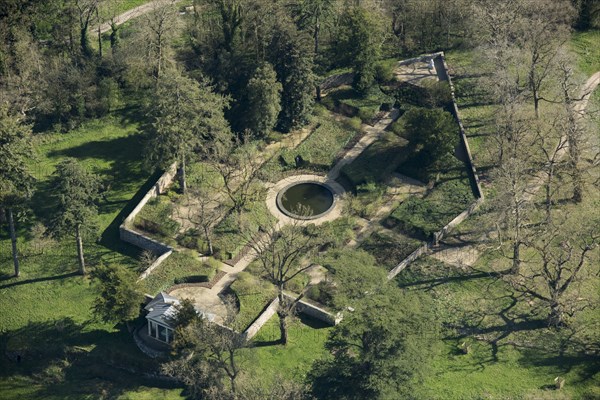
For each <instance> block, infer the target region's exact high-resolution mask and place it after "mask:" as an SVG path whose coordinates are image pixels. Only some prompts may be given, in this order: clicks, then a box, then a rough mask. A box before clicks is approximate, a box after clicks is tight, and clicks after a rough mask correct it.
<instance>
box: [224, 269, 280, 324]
mask: <svg viewBox="0 0 600 400" xmlns="http://www.w3.org/2000/svg"><path fill="white" fill-rule="evenodd" d="M231 290H232V291H233V293H234V294H235V296H236V297H237V300H238V301H239V312H238V314H237V316H236V318H235V321H234V328H235V329H237V330H238V331H240V332H243V331H245V330H246V329H247V328H248V326H250V324H251V323H252V322H253V321H254V320H255V319H256V318H258V316H259V315H260V313H261V312H262V311H263V310H264V309H265V307H267V305H268V304H269V303H270V302H271V301H273V299H274V298H275V296H276V295H277V293H276V291H275V287H274V286H273V285H272V284H271V283H269V282H267V281H265V280H263V279H260V278H257V277H256V276H254V275H251V274H250V273H248V272H241V273H240V274H239V276H238V279H236V281H235V282H233V283H232V284H231Z"/></svg>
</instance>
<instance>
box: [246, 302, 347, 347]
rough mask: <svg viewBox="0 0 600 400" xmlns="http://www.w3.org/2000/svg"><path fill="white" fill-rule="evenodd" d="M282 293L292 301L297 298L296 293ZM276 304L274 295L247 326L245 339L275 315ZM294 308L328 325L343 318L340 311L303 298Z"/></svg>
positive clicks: (277, 303)
mask: <svg viewBox="0 0 600 400" xmlns="http://www.w3.org/2000/svg"><path fill="white" fill-rule="evenodd" d="M283 295H284V296H285V297H286V298H287V299H288V300H290V301H294V300H296V298H297V295H291V294H288V293H284V294H283ZM278 306H279V298H277V297H275V299H274V300H273V301H272V302H271V303H270V304H269V305H268V306H267V308H265V311H263V312H262V314H260V315H259V316H258V318H256V320H254V322H253V323H252V324H251V325H250V326H249V327H248V329H246V330H245V331H244V333H243V334H244V336H245V337H246V340H250V339H252V338H253V337H254V336H255V335H256V334H257V333H258V331H259V330H260V328H262V327H263V325H264V324H266V323H267V321H268V320H269V319H271V317H272V316H273V315H275V313H276V312H277V307H278ZM296 310H297V311H298V312H299V313H303V314H306V315H308V316H310V317H313V318H316V319H318V320H319V321H323V322H325V323H327V324H330V325H337V324H339V323H340V321H341V320H342V318H343V317H342V314H341V313H337V314H332V313H330V312H329V311H327V310H325V309H324V308H322V307H319V306H317V305H315V304H311V303H309V302H307V301H304V300H300V301H299V302H298V303H297V304H296Z"/></svg>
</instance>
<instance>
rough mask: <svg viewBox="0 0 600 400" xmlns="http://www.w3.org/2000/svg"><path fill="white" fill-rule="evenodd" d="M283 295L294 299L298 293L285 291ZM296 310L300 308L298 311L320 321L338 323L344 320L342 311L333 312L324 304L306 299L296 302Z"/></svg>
mask: <svg viewBox="0 0 600 400" xmlns="http://www.w3.org/2000/svg"><path fill="white" fill-rule="evenodd" d="M283 295H284V296H285V297H287V299H288V300H290V301H294V300H296V298H297V295H291V294H288V293H284V294H283ZM296 310H298V312H300V313H303V314H306V315H308V316H310V317H313V318H316V319H318V320H319V321H323V322H325V323H327V324H330V325H337V324H339V323H340V321H341V320H342V314H341V313H337V314H332V313H330V312H329V311H327V310H325V309H324V308H323V307H322V306H319V305H316V304H313V303H309V302H308V301H305V300H300V301H299V302H298V304H296Z"/></svg>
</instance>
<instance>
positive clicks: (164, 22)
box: [144, 0, 177, 82]
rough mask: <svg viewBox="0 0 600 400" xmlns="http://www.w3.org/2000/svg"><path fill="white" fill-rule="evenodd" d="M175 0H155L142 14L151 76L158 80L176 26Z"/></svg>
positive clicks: (165, 64) (165, 62)
mask: <svg viewBox="0 0 600 400" xmlns="http://www.w3.org/2000/svg"><path fill="white" fill-rule="evenodd" d="M175 11H176V9H175V0H167V1H155V2H153V3H152V10H151V11H150V12H149V13H147V14H146V15H145V16H144V19H145V26H146V29H147V32H148V33H147V35H146V45H147V49H146V51H147V54H146V57H147V58H148V61H149V63H150V65H151V66H152V76H153V77H154V79H155V81H156V82H158V80H159V79H160V76H161V74H162V72H163V70H164V69H165V67H166V66H167V64H168V62H169V58H170V54H169V40H170V39H171V38H172V36H173V33H174V32H175V31H176V28H177V18H176V14H175Z"/></svg>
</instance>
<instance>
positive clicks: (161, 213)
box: [133, 196, 180, 243]
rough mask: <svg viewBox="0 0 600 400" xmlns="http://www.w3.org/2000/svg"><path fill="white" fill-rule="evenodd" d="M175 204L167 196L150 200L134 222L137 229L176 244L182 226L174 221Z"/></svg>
mask: <svg viewBox="0 0 600 400" xmlns="http://www.w3.org/2000/svg"><path fill="white" fill-rule="evenodd" d="M172 215H173V203H172V202H171V200H170V199H169V198H168V197H167V196H158V197H155V198H153V199H150V201H148V203H146V205H145V206H144V207H143V208H142V210H141V211H140V212H139V214H138V215H136V217H135V220H134V222H133V224H134V226H135V228H138V229H141V230H143V231H144V232H147V233H150V234H154V235H155V236H157V237H158V238H159V240H161V241H167V242H170V243H173V242H174V237H175V236H176V235H177V232H178V231H179V228H180V224H179V223H178V222H177V221H175V220H173V219H172V218H171V216H172Z"/></svg>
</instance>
